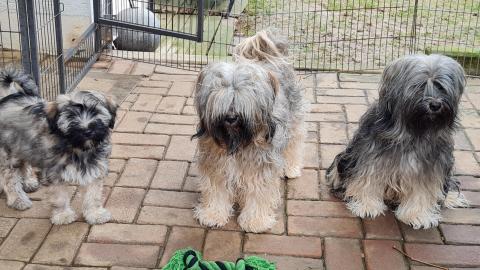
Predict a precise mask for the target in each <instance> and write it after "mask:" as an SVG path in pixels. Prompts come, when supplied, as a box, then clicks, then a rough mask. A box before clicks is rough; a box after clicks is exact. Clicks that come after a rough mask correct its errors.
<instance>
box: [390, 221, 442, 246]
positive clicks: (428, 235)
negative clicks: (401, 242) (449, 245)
mask: <svg viewBox="0 0 480 270" xmlns="http://www.w3.org/2000/svg"><path fill="white" fill-rule="evenodd" d="M400 228H401V229H402V231H403V236H404V238H405V241H407V242H420V243H433V244H443V241H442V236H441V235H440V232H439V231H438V228H430V229H422V230H415V229H413V228H412V226H409V225H407V224H405V223H401V222H400Z"/></svg>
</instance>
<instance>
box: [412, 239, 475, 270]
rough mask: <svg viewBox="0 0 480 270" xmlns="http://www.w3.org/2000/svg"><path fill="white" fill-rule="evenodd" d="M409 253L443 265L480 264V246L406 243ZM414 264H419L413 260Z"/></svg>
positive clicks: (414, 256) (419, 258)
mask: <svg viewBox="0 0 480 270" xmlns="http://www.w3.org/2000/svg"><path fill="white" fill-rule="evenodd" d="M405 251H406V252H407V254H408V255H410V256H412V257H413V258H415V259H417V260H422V261H425V262H429V263H434V264H439V265H442V266H447V267H449V266H456V267H464V266H465V267H468V266H477V267H478V266H480V256H478V254H480V246H450V245H433V244H409V243H407V244H405ZM413 264H418V263H416V262H413Z"/></svg>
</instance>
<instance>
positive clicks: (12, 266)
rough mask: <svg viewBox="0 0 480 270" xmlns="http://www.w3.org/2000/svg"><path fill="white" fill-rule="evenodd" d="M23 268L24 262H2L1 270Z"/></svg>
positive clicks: (0, 262) (19, 269)
mask: <svg viewBox="0 0 480 270" xmlns="http://www.w3.org/2000/svg"><path fill="white" fill-rule="evenodd" d="M23 266H25V263H23V262H17V261H4V260H0V270H21V269H22V268H23Z"/></svg>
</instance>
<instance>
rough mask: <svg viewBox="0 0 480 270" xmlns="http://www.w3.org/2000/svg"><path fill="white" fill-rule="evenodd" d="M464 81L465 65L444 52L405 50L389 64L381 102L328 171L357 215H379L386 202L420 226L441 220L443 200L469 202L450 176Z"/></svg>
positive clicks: (330, 180)
mask: <svg viewBox="0 0 480 270" xmlns="http://www.w3.org/2000/svg"><path fill="white" fill-rule="evenodd" d="M465 84H466V81H465V75H464V71H463V69H462V67H461V66H460V65H459V64H458V63H457V62H456V61H454V60H453V59H451V58H449V57H446V56H441V55H430V56H425V55H412V56H406V57H403V58H400V59H397V60H396V61H394V62H392V63H391V64H389V65H388V66H387V67H386V68H385V70H384V72H383V76H382V80H381V83H380V92H379V100H378V102H377V103H375V104H373V105H372V106H371V107H370V108H369V109H368V111H367V112H366V113H365V114H364V115H363V116H362V118H361V120H360V124H359V128H358V130H357V132H356V133H355V135H354V137H353V139H352V140H351V141H350V143H349V144H348V146H347V148H346V150H345V151H343V152H342V153H340V154H338V155H337V156H336V158H335V160H334V161H333V163H332V165H331V166H330V168H329V169H328V170H327V175H326V177H327V181H328V183H329V184H330V185H331V186H332V189H333V191H334V192H336V193H337V195H339V196H340V197H341V198H343V199H344V200H346V201H347V207H348V208H349V209H350V210H351V211H352V212H353V214H355V215H356V216H359V217H362V218H363V217H372V218H373V217H376V216H378V215H380V214H383V213H384V211H385V210H386V208H387V207H386V204H385V201H387V202H389V203H391V204H392V205H394V206H396V210H395V215H396V216H397V218H398V219H399V220H401V221H402V222H404V223H406V224H410V225H412V226H413V227H414V228H416V229H418V228H430V227H432V226H437V225H438V222H439V220H440V218H441V216H440V208H441V206H442V205H443V206H445V207H448V208H452V207H464V206H466V205H467V201H466V200H465V199H464V197H463V195H462V194H461V193H460V191H459V187H458V182H457V181H456V180H455V179H454V178H453V177H452V170H453V166H454V157H453V145H454V143H453V137H452V134H453V132H454V129H455V127H456V120H457V113H458V105H459V102H460V98H461V96H462V93H463V90H464V88H465Z"/></svg>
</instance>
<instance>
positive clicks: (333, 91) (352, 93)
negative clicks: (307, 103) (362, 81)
mask: <svg viewBox="0 0 480 270" xmlns="http://www.w3.org/2000/svg"><path fill="white" fill-rule="evenodd" d="M317 96H344V97H364V96H365V92H363V91H362V90H358V89H341V88H321V89H317ZM320 98H321V97H320Z"/></svg>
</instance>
